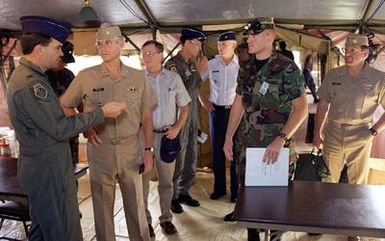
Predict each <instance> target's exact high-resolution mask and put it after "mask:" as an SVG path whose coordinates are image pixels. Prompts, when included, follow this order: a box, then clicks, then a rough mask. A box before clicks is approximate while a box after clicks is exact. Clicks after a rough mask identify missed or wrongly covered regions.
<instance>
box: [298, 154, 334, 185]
mask: <svg viewBox="0 0 385 241" xmlns="http://www.w3.org/2000/svg"><path fill="white" fill-rule="evenodd" d="M294 180H302V181H317V182H331V176H330V171H329V168H328V167H327V166H326V164H325V162H324V160H323V158H322V155H321V152H320V151H316V150H314V149H313V150H312V151H311V152H310V153H306V154H300V155H299V158H298V160H297V162H296V167H295V174H294Z"/></svg>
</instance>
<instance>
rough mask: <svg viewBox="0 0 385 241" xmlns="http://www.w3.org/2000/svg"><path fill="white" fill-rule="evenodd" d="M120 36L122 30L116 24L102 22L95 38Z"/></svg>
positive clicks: (104, 38) (103, 38)
mask: <svg viewBox="0 0 385 241" xmlns="http://www.w3.org/2000/svg"><path fill="white" fill-rule="evenodd" d="M119 37H122V32H121V31H120V28H119V27H118V26H112V25H110V24H109V23H103V24H102V25H101V26H100V28H99V29H98V32H97V33H96V40H106V39H111V38H119Z"/></svg>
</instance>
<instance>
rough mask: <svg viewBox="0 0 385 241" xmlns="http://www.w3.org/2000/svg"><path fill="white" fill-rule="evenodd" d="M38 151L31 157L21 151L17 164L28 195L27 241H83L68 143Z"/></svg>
mask: <svg viewBox="0 0 385 241" xmlns="http://www.w3.org/2000/svg"><path fill="white" fill-rule="evenodd" d="M22 149H23V148H22ZM35 151H36V150H35ZM39 152H40V153H34V154H32V155H31V153H23V150H21V154H20V158H19V162H18V178H19V182H20V185H21V187H22V188H23V191H24V192H25V193H26V194H27V195H28V200H29V207H30V217H31V220H32V226H31V228H30V232H29V237H28V240H30V241H68V240H71V241H80V240H83V238H82V231H81V227H80V218H79V206H78V200H77V195H76V185H75V175H74V171H73V166H72V159H71V154H70V150H69V146H68V143H67V142H62V143H59V144H57V145H54V146H51V147H48V148H47V149H43V150H39Z"/></svg>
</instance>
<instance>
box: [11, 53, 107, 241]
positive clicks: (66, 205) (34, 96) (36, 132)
mask: <svg viewBox="0 0 385 241" xmlns="http://www.w3.org/2000/svg"><path fill="white" fill-rule="evenodd" d="M19 63H20V65H19V66H18V67H17V68H16V69H15V71H14V73H13V75H12V78H11V80H10V82H9V86H8V93H7V101H8V106H9V114H10V118H11V122H12V125H13V126H14V128H15V132H16V136H17V139H18V141H19V143H20V157H19V160H18V179H19V182H20V185H21V187H22V189H23V191H24V192H25V193H26V194H27V195H28V199H29V206H30V215H31V220H32V226H31V229H30V236H29V240H32V241H34V240H37V241H41V240H46V241H69V240H71V241H80V240H83V239H82V232H81V228H80V219H79V207H78V202H77V195H76V186H75V176H74V171H73V166H72V158H71V153H70V149H69V145H68V138H69V137H72V136H74V135H76V134H78V133H80V132H83V131H85V130H86V129H88V128H90V127H91V126H93V125H95V124H97V123H101V122H103V120H104V115H103V112H102V111H101V110H100V108H99V109H97V110H96V111H94V112H91V113H87V114H78V115H74V116H71V117H67V116H66V115H65V114H64V112H63V110H62V108H61V107H60V105H59V101H58V99H57V97H56V94H55V92H54V90H53V89H52V87H51V86H50V84H49V82H48V77H47V76H46V75H45V74H44V73H43V72H42V71H41V70H40V69H39V68H38V67H37V66H36V65H34V64H33V63H32V62H30V61H28V60H27V59H25V58H21V60H20V62H19Z"/></svg>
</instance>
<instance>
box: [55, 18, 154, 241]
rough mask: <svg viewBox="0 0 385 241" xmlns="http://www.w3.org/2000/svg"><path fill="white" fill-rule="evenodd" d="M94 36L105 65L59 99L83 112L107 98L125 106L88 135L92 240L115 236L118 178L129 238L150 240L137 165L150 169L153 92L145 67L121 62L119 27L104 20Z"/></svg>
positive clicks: (84, 75)
mask: <svg viewBox="0 0 385 241" xmlns="http://www.w3.org/2000/svg"><path fill="white" fill-rule="evenodd" d="M96 39H97V45H98V49H99V54H100V56H101V57H102V59H103V63H102V64H101V65H97V66H95V67H91V68H88V69H85V70H83V71H81V72H80V73H79V74H78V76H77V77H76V78H75V80H74V81H73V82H72V84H71V85H70V87H69V88H68V90H67V91H66V93H65V94H64V95H63V97H62V99H61V102H62V105H63V106H64V107H67V108H74V107H76V106H78V104H79V103H80V102H83V103H84V108H85V109H84V111H85V112H88V111H91V110H93V109H94V108H96V107H97V106H98V105H103V104H104V103H105V102H108V101H111V100H119V101H123V102H125V103H126V104H127V108H126V109H125V110H124V111H123V113H122V114H121V115H120V117H119V118H117V119H116V120H111V121H110V120H106V121H105V122H104V123H102V124H100V125H98V126H96V127H94V128H93V129H91V130H88V131H87V133H86V137H87V138H88V141H89V142H88V145H87V150H88V159H89V164H90V178H91V191H92V201H93V207H94V217H95V231H96V239H97V240H99V241H103V240H115V232H114V219H113V214H114V213H113V210H114V201H115V188H116V182H119V186H120V190H121V192H122V197H123V207H124V211H125V215H126V222H127V228H128V233H129V237H130V239H131V240H139V241H140V240H150V237H149V232H148V226H147V222H146V217H145V209H144V202H143V187H142V178H141V175H140V174H139V169H140V168H139V167H140V164H142V163H144V165H145V168H144V172H148V171H149V170H151V168H152V161H153V160H152V106H154V105H155V104H156V96H155V94H154V93H153V91H152V88H151V86H150V84H149V82H148V81H147V80H146V78H145V76H144V72H143V71H139V70H135V69H132V68H129V67H127V66H125V65H124V64H123V63H122V62H121V61H120V58H119V57H120V51H121V49H122V48H123V45H124V41H123V38H122V35H121V32H120V29H119V28H118V27H113V26H110V25H108V24H103V25H102V26H101V27H100V29H99V30H98V32H97V34H96ZM140 124H142V126H143V130H144V144H145V151H144V155H143V159H142V158H141V153H142V151H141V150H140V145H139V140H138V135H137V133H138V130H139V127H140Z"/></svg>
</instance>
